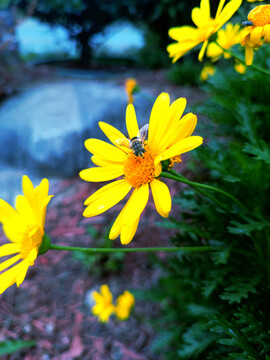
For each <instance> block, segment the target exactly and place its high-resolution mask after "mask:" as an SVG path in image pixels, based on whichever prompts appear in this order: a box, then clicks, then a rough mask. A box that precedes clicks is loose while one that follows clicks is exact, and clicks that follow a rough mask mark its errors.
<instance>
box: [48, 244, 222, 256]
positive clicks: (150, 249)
mask: <svg viewBox="0 0 270 360" xmlns="http://www.w3.org/2000/svg"><path fill="white" fill-rule="evenodd" d="M48 250H68V251H83V252H87V253H90V254H96V253H116V252H118V253H119V252H122V253H131V252H156V251H165V252H176V251H178V252H188V253H191V252H206V251H214V250H215V249H214V248H212V247H211V246H190V247H146V248H85V247H79V246H61V245H54V244H50V246H49V249H48Z"/></svg>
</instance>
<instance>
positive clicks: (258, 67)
mask: <svg viewBox="0 0 270 360" xmlns="http://www.w3.org/2000/svg"><path fill="white" fill-rule="evenodd" d="M215 43H216V44H217V45H218V46H219V47H220V48H221V50H222V51H223V52H225V53H227V54H229V55H230V56H232V57H234V58H235V59H236V60H238V61H239V62H241V63H242V64H246V62H245V60H243V59H242V58H240V57H239V56H237V55H235V54H234V53H232V52H231V51H230V50H227V49H224V48H223V47H222V46H221V45H219V43H218V42H217V41H215ZM246 66H249V67H252V68H253V69H255V70H257V71H260V72H262V73H264V74H267V75H269V76H270V72H269V71H267V70H265V69H263V68H261V67H260V66H257V65H253V64H251V65H246Z"/></svg>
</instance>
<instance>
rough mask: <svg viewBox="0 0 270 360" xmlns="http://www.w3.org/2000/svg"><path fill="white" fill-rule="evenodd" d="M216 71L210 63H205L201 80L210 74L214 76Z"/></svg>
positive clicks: (204, 79)
mask: <svg viewBox="0 0 270 360" xmlns="http://www.w3.org/2000/svg"><path fill="white" fill-rule="evenodd" d="M215 72H216V69H215V67H214V66H212V65H209V64H206V65H204V67H203V69H202V71H201V74H200V79H201V81H206V80H207V79H208V78H209V76H213V75H214V73H215Z"/></svg>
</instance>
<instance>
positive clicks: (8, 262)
mask: <svg viewBox="0 0 270 360" xmlns="http://www.w3.org/2000/svg"><path fill="white" fill-rule="evenodd" d="M20 258H21V254H19V255H16V256H13V257H12V258H10V259H8V260H6V261H4V262H2V263H1V264H0V272H1V271H3V270H5V269H7V268H8V267H10V266H11V265H13V264H15V262H17V261H18V260H19V259H20Z"/></svg>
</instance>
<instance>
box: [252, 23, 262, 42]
mask: <svg viewBox="0 0 270 360" xmlns="http://www.w3.org/2000/svg"><path fill="white" fill-rule="evenodd" d="M262 32H263V27H261V26H260V27H256V28H255V29H254V30H253V31H252V32H251V34H250V41H251V42H252V43H253V44H254V45H255V46H261V45H262V41H261V37H262Z"/></svg>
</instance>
